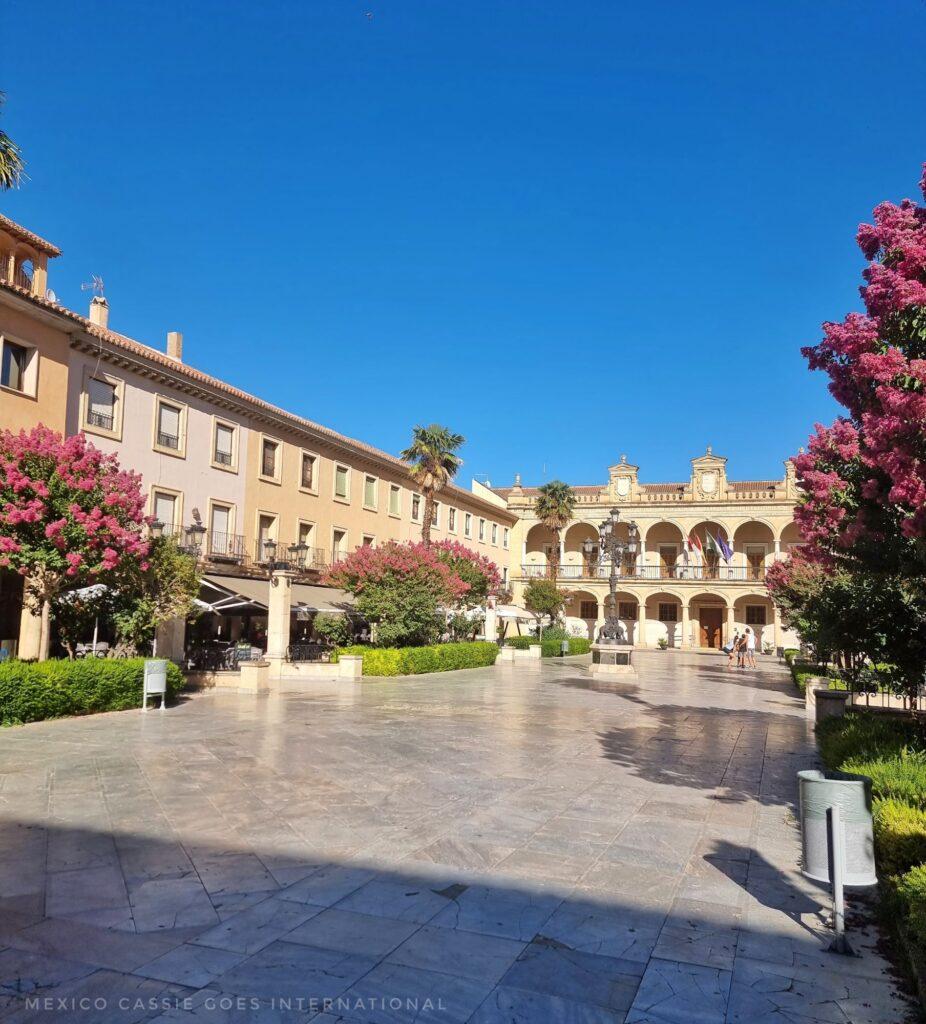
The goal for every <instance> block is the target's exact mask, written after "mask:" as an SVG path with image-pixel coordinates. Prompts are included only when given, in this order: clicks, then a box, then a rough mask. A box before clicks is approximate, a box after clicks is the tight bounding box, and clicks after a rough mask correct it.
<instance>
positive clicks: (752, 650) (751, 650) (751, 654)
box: [746, 626, 756, 668]
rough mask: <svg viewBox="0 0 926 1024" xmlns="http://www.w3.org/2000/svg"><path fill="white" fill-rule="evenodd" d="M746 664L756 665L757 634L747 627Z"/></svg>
mask: <svg viewBox="0 0 926 1024" xmlns="http://www.w3.org/2000/svg"><path fill="white" fill-rule="evenodd" d="M746 665H747V666H748V667H749V668H755V667H756V634H755V633H753V631H752V630H751V629H750V628H749V626H747V627H746Z"/></svg>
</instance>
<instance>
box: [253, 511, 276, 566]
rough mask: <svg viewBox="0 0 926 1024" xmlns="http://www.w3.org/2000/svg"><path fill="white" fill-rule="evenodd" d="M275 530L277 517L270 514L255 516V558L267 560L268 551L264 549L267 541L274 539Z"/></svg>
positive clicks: (259, 560)
mask: <svg viewBox="0 0 926 1024" xmlns="http://www.w3.org/2000/svg"><path fill="white" fill-rule="evenodd" d="M276 532H277V518H276V516H271V515H260V516H258V517H257V560H258V562H266V561H268V560H269V557H270V552H269V551H267V550H266V545H267V542H268V541H271V540H273V541H275V540H276V539H277V537H276Z"/></svg>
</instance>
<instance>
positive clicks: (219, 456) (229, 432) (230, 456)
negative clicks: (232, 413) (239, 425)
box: [212, 421, 235, 469]
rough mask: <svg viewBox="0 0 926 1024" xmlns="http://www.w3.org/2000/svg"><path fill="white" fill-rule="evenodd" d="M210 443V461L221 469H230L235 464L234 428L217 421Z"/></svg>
mask: <svg viewBox="0 0 926 1024" xmlns="http://www.w3.org/2000/svg"><path fill="white" fill-rule="evenodd" d="M212 443H213V450H212V461H213V462H214V463H215V464H216V465H217V466H219V467H220V468H222V469H231V468H232V467H233V466H234V464H235V428H234V427H233V426H232V425H231V424H230V423H220V422H218V421H217V422H216V424H215V437H214V438H213V442H212Z"/></svg>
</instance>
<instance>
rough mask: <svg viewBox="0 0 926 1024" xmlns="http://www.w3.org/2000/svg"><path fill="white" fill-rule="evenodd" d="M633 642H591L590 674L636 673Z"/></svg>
mask: <svg viewBox="0 0 926 1024" xmlns="http://www.w3.org/2000/svg"><path fill="white" fill-rule="evenodd" d="M632 652H633V644H592V663H591V665H589V666H588V670H589V672H591V673H592V675H608V676H610V675H615V676H616V675H628V674H630V675H636V671H637V670H636V669H635V668H634V667H633V659H632Z"/></svg>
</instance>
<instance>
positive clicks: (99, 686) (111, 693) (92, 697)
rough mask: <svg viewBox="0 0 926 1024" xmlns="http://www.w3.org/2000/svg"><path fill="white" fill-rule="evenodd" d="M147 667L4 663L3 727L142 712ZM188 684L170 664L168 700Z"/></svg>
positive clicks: (0, 691)
mask: <svg viewBox="0 0 926 1024" xmlns="http://www.w3.org/2000/svg"><path fill="white" fill-rule="evenodd" d="M144 664H145V659H144V658H126V659H121V658H84V659H83V660H81V661H66V660H57V659H56V660H53V661H40V662H28V661H8V662H4V663H3V664H0V723H2V724H3V725H13V724H21V723H23V722H40V721H42V720H43V719H45V718H64V717H66V716H68V715H87V714H92V713H93V712H96V711H125V710H126V709H127V708H139V707H141V694H142V679H143V675H144ZM183 684H184V679H183V673H182V672H181V671H180V669H179V668H177V666H176V665H174V664H173V663H172V662H168V663H167V695H168V698H172V697H174V696H175V695H176V694H177V693H178V692H179V691H180V690H181V689H183Z"/></svg>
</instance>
